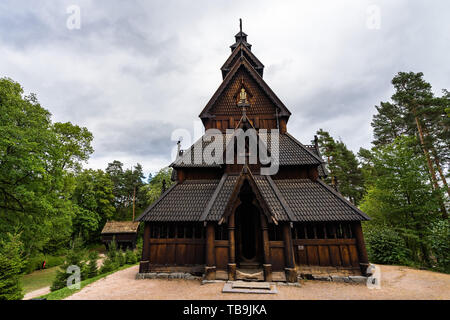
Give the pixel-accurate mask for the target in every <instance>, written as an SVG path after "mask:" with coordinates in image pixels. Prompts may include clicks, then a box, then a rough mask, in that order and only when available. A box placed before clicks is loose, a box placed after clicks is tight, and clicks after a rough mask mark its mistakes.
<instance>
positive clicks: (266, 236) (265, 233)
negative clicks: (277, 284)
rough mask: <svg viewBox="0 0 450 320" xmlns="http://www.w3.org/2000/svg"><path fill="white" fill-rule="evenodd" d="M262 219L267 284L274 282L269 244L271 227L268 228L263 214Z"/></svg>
mask: <svg viewBox="0 0 450 320" xmlns="http://www.w3.org/2000/svg"><path fill="white" fill-rule="evenodd" d="M260 217H261V229H262V234H263V251H264V264H263V268H264V280H265V281H266V282H271V281H272V264H271V261H270V243H269V227H268V226H267V219H266V217H265V216H264V215H263V214H260Z"/></svg>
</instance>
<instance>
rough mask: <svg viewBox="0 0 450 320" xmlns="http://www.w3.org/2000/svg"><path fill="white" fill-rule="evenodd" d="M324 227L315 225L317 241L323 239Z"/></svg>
mask: <svg viewBox="0 0 450 320" xmlns="http://www.w3.org/2000/svg"><path fill="white" fill-rule="evenodd" d="M324 228H325V226H324V225H323V224H321V223H320V224H317V225H316V236H317V239H325V229H324Z"/></svg>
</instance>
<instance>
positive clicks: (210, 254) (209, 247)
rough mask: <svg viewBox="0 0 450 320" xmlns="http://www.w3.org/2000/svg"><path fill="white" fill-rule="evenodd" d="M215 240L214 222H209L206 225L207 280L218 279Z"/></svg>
mask: <svg viewBox="0 0 450 320" xmlns="http://www.w3.org/2000/svg"><path fill="white" fill-rule="evenodd" d="M215 238H216V237H215V230H214V224H213V223H212V222H208V223H207V225H206V267H205V278H206V280H215V279H216V257H215V246H214V241H215Z"/></svg>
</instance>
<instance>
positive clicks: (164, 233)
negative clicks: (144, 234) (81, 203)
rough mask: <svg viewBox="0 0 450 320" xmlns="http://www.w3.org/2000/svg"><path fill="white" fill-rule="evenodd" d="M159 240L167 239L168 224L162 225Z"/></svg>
mask: <svg viewBox="0 0 450 320" xmlns="http://www.w3.org/2000/svg"><path fill="white" fill-rule="evenodd" d="M159 238H160V239H165V238H167V224H162V225H161V227H160V229H159Z"/></svg>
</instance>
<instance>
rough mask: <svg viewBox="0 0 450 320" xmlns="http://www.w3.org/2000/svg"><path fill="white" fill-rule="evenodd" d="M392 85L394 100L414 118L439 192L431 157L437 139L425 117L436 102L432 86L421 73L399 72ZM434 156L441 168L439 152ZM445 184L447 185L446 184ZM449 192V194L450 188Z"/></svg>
mask: <svg viewBox="0 0 450 320" xmlns="http://www.w3.org/2000/svg"><path fill="white" fill-rule="evenodd" d="M392 84H393V85H394V89H395V93H394V95H393V96H392V100H393V101H395V102H396V103H398V104H399V105H401V106H403V107H404V108H405V109H406V110H407V111H408V112H409V114H410V115H412V117H414V121H415V124H416V128H417V134H418V137H419V142H420V146H421V148H422V151H423V153H424V155H425V158H426V160H427V166H428V170H429V173H430V177H431V181H432V184H433V186H434V189H435V190H439V189H440V186H439V183H438V180H437V177H436V171H435V168H434V165H433V160H432V158H431V155H430V150H433V149H435V147H434V146H433V142H434V140H435V139H434V138H433V137H432V136H431V135H429V133H430V130H429V129H428V128H427V126H426V121H425V120H424V115H425V114H427V113H429V111H430V110H432V108H431V109H430V106H432V105H433V104H434V103H435V102H436V99H435V98H434V95H433V92H432V91H431V85H430V84H429V83H428V82H426V81H425V80H423V73H421V72H419V73H414V72H409V73H407V72H399V73H398V74H397V75H396V76H395V77H394V79H392ZM434 154H435V159H434V161H435V163H436V164H437V165H438V167H440V159H438V158H437V152H436V151H435V152H434ZM444 179H445V178H444ZM445 184H447V183H446V182H445ZM447 192H449V191H448V187H447ZM449 196H450V193H449ZM440 202H441V211H442V215H443V217H444V218H447V211H446V208H445V205H444V202H443V199H441V201H440Z"/></svg>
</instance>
